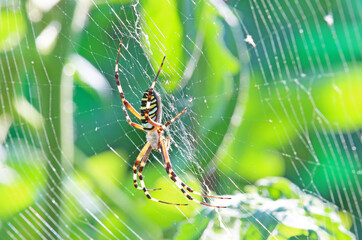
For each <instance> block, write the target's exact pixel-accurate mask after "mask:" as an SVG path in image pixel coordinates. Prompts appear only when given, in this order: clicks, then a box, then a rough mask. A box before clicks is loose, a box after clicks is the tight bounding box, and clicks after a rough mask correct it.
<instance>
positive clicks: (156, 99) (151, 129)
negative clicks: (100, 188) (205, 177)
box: [115, 39, 230, 208]
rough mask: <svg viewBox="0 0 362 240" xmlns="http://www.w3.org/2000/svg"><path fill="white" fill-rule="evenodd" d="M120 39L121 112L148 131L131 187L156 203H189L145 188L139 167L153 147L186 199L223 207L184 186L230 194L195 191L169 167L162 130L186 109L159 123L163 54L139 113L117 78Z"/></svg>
mask: <svg viewBox="0 0 362 240" xmlns="http://www.w3.org/2000/svg"><path fill="white" fill-rule="evenodd" d="M122 40H123V39H121V42H120V43H119V48H118V55H117V61H116V67H115V78H116V83H117V87H118V91H119V94H120V96H121V99H122V105H123V112H124V115H125V116H126V120H127V122H128V123H129V124H130V125H131V126H132V127H134V128H137V129H140V130H143V131H145V132H146V133H147V143H146V145H145V146H144V147H143V149H142V150H141V152H140V153H139V155H138V157H137V159H136V162H135V164H134V165H133V184H134V187H135V188H137V189H139V190H142V191H143V192H144V194H145V195H146V197H147V198H148V199H150V200H152V201H155V202H159V203H165V204H170V205H178V206H186V205H188V204H183V203H171V202H165V201H161V200H158V199H156V198H153V197H151V195H150V193H149V192H150V191H156V190H161V188H156V189H147V188H146V185H145V183H144V180H143V175H142V171H143V169H144V167H145V165H146V162H147V158H148V156H149V155H150V153H151V151H152V149H154V150H160V152H161V155H162V158H163V160H164V167H165V169H166V172H167V174H168V176H169V177H170V178H171V180H172V181H174V182H175V184H176V185H177V187H178V188H179V189H180V190H181V192H182V193H183V194H184V195H185V196H186V197H187V198H188V199H189V200H192V201H194V202H197V203H199V204H202V205H205V206H209V207H216V208H225V207H222V206H214V205H210V204H207V203H204V202H201V201H198V200H196V199H194V198H193V197H192V196H191V195H190V194H189V193H187V192H186V190H187V191H188V192H190V193H193V194H196V195H200V196H203V197H208V198H218V199H230V198H227V197H219V196H208V195H204V194H201V193H199V192H196V191H194V190H193V189H192V188H190V187H189V186H187V185H186V184H185V183H184V182H183V181H181V179H180V178H179V177H178V176H177V175H176V173H175V172H174V171H173V170H172V166H171V161H170V157H169V155H168V149H169V147H170V138H168V137H164V136H163V133H164V130H165V128H167V127H168V126H169V125H170V124H172V123H173V122H174V121H175V120H176V119H177V118H178V117H180V116H181V115H182V114H183V113H184V112H186V110H187V108H185V109H184V110H182V111H181V112H180V113H179V114H177V115H176V116H175V117H174V118H172V119H171V120H170V121H168V122H167V123H166V124H164V125H163V124H161V120H162V103H161V97H160V95H159V94H158V93H157V92H156V91H155V90H154V87H155V85H156V81H157V78H158V75H159V74H160V71H161V68H162V66H163V63H164V61H165V58H166V56H164V57H163V60H162V63H161V65H160V68H159V69H158V72H157V74H156V77H155V79H154V81H153V82H152V85H151V87H150V88H148V89H147V90H146V91H145V92H144V93H143V97H142V101H141V113H138V112H137V111H136V110H135V108H134V107H132V105H131V104H130V103H129V102H128V101H127V100H126V98H125V96H124V94H123V90H122V86H121V84H120V82H119V79H118V77H119V75H118V61H119V56H120V52H121V46H122ZM126 108H127V109H128V110H129V111H130V112H131V113H132V114H133V115H134V116H135V117H137V118H138V119H139V120H141V123H142V124H137V123H134V122H132V121H131V119H130V117H129V115H128V113H127V109H126ZM138 166H139V169H138V171H137V168H138ZM137 175H138V178H139V180H140V183H141V187H140V186H139V185H138V184H137Z"/></svg>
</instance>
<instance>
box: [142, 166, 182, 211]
mask: <svg viewBox="0 0 362 240" xmlns="http://www.w3.org/2000/svg"><path fill="white" fill-rule="evenodd" d="M145 161H146V160H145ZM145 161H142V162H141V164H142V163H143V162H145ZM141 167H144V166H142V165H141V166H140V171H141V172H142V170H143V169H141ZM138 176H139V177H140V182H141V186H142V188H141V189H142V190H143V192H144V193H145V195H146V197H147V198H148V199H150V200H152V201H154V202H159V203H165V204H169V205H177V206H187V205H188V204H185V203H171V202H165V201H161V200H158V199H156V198H153V197H151V195H150V193H149V192H148V191H150V190H149V189H146V185H145V182H144V180H143V178H142V175H140V174H139V175H138ZM151 190H158V189H151Z"/></svg>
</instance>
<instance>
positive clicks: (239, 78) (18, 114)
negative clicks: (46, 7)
mask: <svg viewBox="0 0 362 240" xmlns="http://www.w3.org/2000/svg"><path fill="white" fill-rule="evenodd" d="M64 2H65V1H61V2H60V3H59V4H58V5H57V6H56V7H54V8H53V9H51V10H50V11H49V12H43V13H42V14H43V15H42V16H41V21H35V20H34V19H30V18H31V17H33V18H34V15H31V11H30V10H32V9H29V8H31V6H30V7H29V6H26V4H28V1H25V0H24V1H22V2H21V3H19V4H18V5H17V4H16V3H15V5H16V6H17V7H14V6H13V4H5V5H4V6H1V9H0V10H1V14H0V27H1V28H0V57H1V58H0V59H1V62H0V66H1V70H0V71H1V74H0V76H1V77H2V78H3V79H1V81H0V94H1V98H0V99H1V105H2V108H1V109H0V129H1V131H0V146H1V148H0V153H2V152H6V153H5V154H0V199H1V204H0V220H1V221H0V236H1V239H10V238H11V235H9V234H8V233H9V228H12V229H17V231H19V232H18V234H19V236H20V235H23V236H25V238H28V239H31V238H32V237H33V238H36V236H39V233H42V234H44V235H45V236H52V237H53V238H60V237H64V238H67V237H68V238H71V239H79V238H82V237H84V236H90V237H92V238H95V239H108V238H111V239H116V238H126V237H127V236H128V237H129V236H135V232H136V234H137V235H138V236H139V237H140V238H144V239H162V238H164V239H170V238H174V239H199V238H200V237H201V236H207V237H206V238H210V239H212V238H215V237H217V238H221V237H225V238H227V236H228V235H227V234H229V233H232V234H237V235H238V236H240V239H272V238H273V237H277V238H278V239H353V235H352V234H351V233H350V232H348V230H349V229H350V228H352V229H353V231H355V232H356V229H358V230H359V231H360V226H354V224H356V223H357V224H358V220H355V221H352V220H351V215H350V213H348V211H349V212H351V213H352V216H353V214H354V213H356V212H357V213H358V209H359V208H360V207H361V203H360V202H358V201H352V200H350V199H349V196H350V195H351V193H352V194H353V192H356V191H358V190H357V189H358V187H359V183H358V176H357V177H356V178H357V180H356V179H353V180H352V181H351V179H352V178H351V174H356V173H354V172H355V171H356V170H358V167H357V165H354V163H349V159H350V155H353V154H357V155H358V154H360V153H358V152H357V153H356V150H353V149H355V148H357V149H358V147H360V145H359V146H348V147H349V148H348V149H347V150H346V149H344V146H345V145H343V144H344V143H343V139H342V138H337V137H336V136H341V135H342V136H343V135H345V136H346V137H347V138H352V139H355V138H357V142H358V134H357V132H358V130H359V129H360V128H361V127H362V115H361V114H360V110H359V108H358V107H359V106H361V105H362V97H361V94H360V93H361V92H362V85H361V81H360V76H361V74H362V70H361V69H362V67H361V55H360V50H361V43H359V42H357V39H358V37H356V35H358V32H362V29H361V25H360V24H359V25H356V22H355V21H353V19H350V18H348V17H347V18H346V19H342V20H343V21H340V22H338V19H337V18H336V19H335V24H334V28H333V31H331V28H330V26H328V25H327V24H325V22H324V20H323V18H322V16H320V19H318V20H315V19H314V18H307V19H305V22H303V23H300V22H299V21H298V19H304V15H303V13H305V12H308V10H309V8H310V6H307V5H303V6H297V7H298V9H299V7H300V11H296V12H295V13H294V15H293V14H291V12H290V11H288V9H292V8H296V6H294V5H290V3H289V2H287V1H285V2H282V3H281V5H280V11H283V12H285V14H286V16H288V17H289V18H290V19H294V22H293V24H294V25H293V26H292V27H291V26H289V25H287V23H285V22H284V24H283V23H282V24H281V26H283V31H284V30H285V29H284V27H285V28H288V30H289V31H290V34H291V35H293V37H294V41H295V46H293V47H294V48H295V49H293V53H297V54H298V58H299V59H300V63H299V64H300V65H301V66H300V68H301V69H303V70H304V71H305V72H302V73H300V75H296V73H297V72H298V71H296V72H293V73H290V72H288V71H290V70H291V69H295V67H296V64H295V62H294V56H293V54H284V55H283V54H281V52H282V51H278V52H273V50H272V49H274V48H273V47H272V43H271V39H272V38H273V37H272V36H269V35H268V33H269V31H270V29H268V28H267V27H266V26H263V25H259V27H258V28H256V27H255V26H254V25H253V24H252V23H251V20H247V21H245V23H244V24H245V25H246V29H249V30H250V34H251V35H253V36H255V37H256V36H258V31H260V32H261V36H263V37H261V38H260V39H257V38H255V41H256V43H257V44H260V43H261V42H263V43H264V44H265V45H264V46H265V48H266V49H268V50H266V51H267V52H268V53H269V54H270V56H268V57H267V56H256V55H255V53H254V52H253V50H252V48H251V47H250V46H246V45H245V43H244V41H243V39H244V38H245V36H242V35H241V36H235V34H234V32H233V31H234V28H235V26H232V25H231V24H230V22H228V21H230V19H227V17H230V16H227V15H225V12H223V10H224V9H225V8H227V9H233V10H234V12H242V13H243V16H242V17H243V19H253V16H252V12H251V11H249V12H245V9H250V7H251V6H249V4H251V3H250V2H248V1H236V2H234V1H229V2H227V3H224V2H222V3H220V4H221V5H217V4H216V3H215V2H212V1H207V0H202V1H199V2H198V3H197V4H196V6H195V5H194V4H193V3H192V2H191V1H190V2H188V1H176V0H173V1H167V2H163V1H151V0H147V1H144V2H142V3H141V4H136V5H134V3H133V2H132V1H121V2H119V1H101V0H99V1H96V2H95V3H96V5H92V4H90V6H88V7H89V12H86V13H87V14H86V18H88V21H86V25H85V27H84V29H82V31H75V30H74V29H71V28H70V26H71V23H72V19H73V17H74V16H73V13H74V11H75V10H74V9H76V7H77V6H78V7H79V6H80V5H79V4H81V3H80V2H77V3H75V2H72V1H69V2H71V4H68V3H67V4H65V3H64ZM256 2H257V3H258V4H260V5H263V1H256ZM352 2H353V1H352ZM234 3H235V4H234ZM215 4H216V5H215ZM321 4H322V5H323V6H324V2H323V3H321ZM33 7H34V6H33ZM330 7H331V9H332V10H336V9H339V8H340V6H339V5H338V4H336V3H335V2H334V1H332V2H331V6H330ZM347 7H348V6H344V5H343V6H342V11H347V10H346V9H347ZM34 8H35V7H34ZM82 9H83V10H84V11H86V10H85V9H87V8H86V7H85V6H83V8H82ZM135 9H136V10H137V11H136V13H137V14H135ZM33 10H34V9H33ZM113 11H114V12H113ZM350 11H352V12H350ZM354 11H356V12H354ZM348 12H349V13H351V15H352V13H354V14H357V15H358V12H357V9H348ZM114 13H116V14H114ZM231 13H232V14H234V13H233V11H232V12H231ZM32 14H34V13H32ZM138 14H139V15H138ZM90 19H91V20H90ZM140 19H141V22H140ZM53 21H58V23H59V24H60V25H61V26H67V28H66V27H63V28H61V30H59V31H60V34H59V35H58V38H57V39H56V41H55V43H54V46H53V47H54V48H53V49H51V50H50V52H49V53H46V54H45V53H43V55H41V54H42V53H39V51H38V50H37V46H36V44H37V43H36V39H37V37H38V36H39V35H40V34H41V33H42V31H43V30H44V28H45V27H47V26H50V25H51V23H54V22H53ZM257 21H261V20H260V19H257ZM316 21H317V22H316ZM124 23H126V24H127V25H124ZM52 26H53V25H52ZM54 26H57V25H56V24H55V25H54ZM306 26H308V32H307V33H306V32H304V33H303V32H301V29H304V28H305V27H306ZM273 27H274V28H275V27H276V26H275V25H274V26H273ZM273 27H271V28H273ZM279 27H280V26H279ZM140 29H142V30H140ZM55 30H56V28H55ZM273 30H274V31H275V32H276V33H277V34H280V36H281V34H284V32H282V30H280V29H273ZM105 33H107V34H105ZM336 36H338V41H336ZM121 37H123V38H124V42H125V46H126V47H127V51H124V52H122V54H123V56H124V57H125V59H130V60H128V61H124V59H121V61H122V63H121V65H122V69H123V70H124V71H123V72H122V73H121V75H123V74H124V75H126V78H128V79H132V81H134V82H135V83H134V84H135V85H134V86H137V87H140V89H139V93H141V92H142V91H143V90H144V89H146V88H147V87H148V84H149V81H148V80H149V79H148V78H146V76H150V78H152V77H153V76H154V71H156V70H157V68H158V66H159V64H160V61H161V59H162V57H163V56H164V55H166V56H167V62H166V64H165V66H164V68H163V70H162V74H161V76H160V84H161V85H162V92H161V94H163V95H164V96H165V99H168V100H169V102H172V101H171V100H170V99H172V97H173V96H175V98H177V99H179V100H178V101H177V104H178V105H177V104H176V106H174V107H175V108H176V110H175V111H174V112H177V109H182V108H183V107H184V106H189V107H190V109H191V111H190V112H191V113H189V114H190V115H189V116H190V117H188V118H184V119H182V121H183V122H184V124H185V126H186V129H187V130H188V131H189V132H190V133H191V134H193V135H194V136H198V138H197V142H198V144H196V143H195V146H194V147H195V150H194V153H192V154H193V157H194V161H193V162H191V163H190V162H187V161H185V159H181V158H182V157H183V155H181V154H179V153H180V151H179V150H177V149H171V150H172V151H171V152H170V154H171V158H172V160H173V161H174V162H176V163H177V164H178V166H179V167H180V169H185V171H186V172H183V173H179V174H180V177H181V178H182V179H185V182H186V183H187V184H188V185H189V186H191V187H192V188H194V189H195V190H196V191H202V190H205V189H203V188H204V184H205V182H208V183H210V182H211V183H212V184H211V187H212V191H213V192H217V193H222V194H234V195H233V196H234V199H233V206H232V207H230V208H229V209H225V210H224V209H223V210H222V211H220V212H218V213H216V212H215V211H214V210H213V209H203V208H202V206H201V205H199V204H196V203H193V202H191V203H190V201H187V199H185V198H184V196H183V195H182V194H181V193H179V191H178V190H177V189H176V188H174V187H172V186H173V182H172V181H171V180H169V179H167V178H165V177H164V176H166V173H165V170H164V169H163V167H162V166H159V164H152V165H151V164H150V167H149V168H147V169H146V170H145V171H146V173H145V175H147V178H146V181H147V183H148V185H149V186H150V187H151V188H153V187H162V188H163V190H162V191H157V192H154V193H152V195H153V196H154V197H155V198H157V199H162V200H166V199H167V201H170V202H180V203H181V202H182V203H186V202H187V203H189V206H188V207H184V208H182V210H181V211H180V210H179V209H177V208H175V207H172V206H168V205H162V204H158V203H154V202H151V201H149V200H147V199H146V198H145V197H144V194H143V193H142V192H141V191H135V190H134V189H133V188H132V187H133V186H132V170H131V168H130V167H129V164H133V162H134V160H135V158H136V156H137V154H138V150H137V148H136V147H135V146H142V144H144V142H145V137H144V134H143V133H140V132H136V131H133V130H132V129H131V127H130V126H128V125H127V123H126V121H125V119H124V116H123V114H122V109H121V104H120V99H119V95H118V92H117V91H116V88H115V82H114V76H113V71H114V62H115V57H116V53H117V52H116V51H117V47H118V43H119V40H120V38H121ZM278 41H280V42H279V43H280V46H281V49H282V50H283V51H284V53H288V51H291V50H290V44H286V41H287V39H283V38H278V40H275V42H278ZM241 45H242V47H244V49H245V51H244V52H240V51H241V50H240V46H241ZM259 46H260V45H257V47H259ZM247 47H248V48H250V49H249V50H250V51H249V53H250V56H249V55H248V54H247V49H246V48H247ZM50 48H51V47H50ZM260 49H261V48H260ZM260 52H261V50H260ZM190 53H191V54H190ZM341 53H342V54H341ZM75 55H76V56H81V58H82V59H84V61H85V62H86V63H87V64H89V65H90V66H92V71H95V73H96V74H100V75H101V76H103V78H104V79H103V80H101V79H98V80H99V82H102V81H103V82H102V84H103V87H104V86H109V85H107V84H110V86H111V89H113V91H112V94H110V92H109V89H108V92H102V91H100V89H98V88H97V87H95V85H92V84H91V83H89V81H87V80H89V79H88V78H90V77H91V76H89V72H90V68H89V67H88V68H86V70H84V69H82V68H81V67H79V66H80V65H77V64H79V62H78V63H77V64H76V63H75V61H79V58H74V56H75ZM325 55H328V56H329V61H327V60H326V59H324V58H325ZM341 55H342V56H344V57H343V58H342V57H341ZM249 58H250V59H249ZM273 58H274V59H276V60H277V59H284V63H285V65H283V66H280V69H281V71H282V74H281V75H280V76H278V77H275V76H273V74H272V73H273V72H274V73H275V72H278V70H277V69H278V68H277V66H276V64H274V63H270V62H268V61H267V60H272V59H273ZM74 59H75V60H74ZM77 59H78V60H77ZM321 59H322V60H321ZM249 60H250V63H248V61H249ZM135 62H137V63H135ZM67 64H70V65H71V66H73V69H70V70H69V69H67V68H65V66H66V65H67ZM137 64H139V65H141V66H144V69H140V68H139V66H138V65H137ZM85 65H86V64H85ZM192 65H195V66H196V67H194V69H192ZM246 65H248V66H246ZM77 66H78V67H77ZM82 66H84V65H82ZM68 67H69V65H68ZM187 67H190V68H191V69H192V73H191V74H186V73H185V72H186V71H187ZM316 67H318V68H319V71H321V70H320V69H322V70H323V71H324V70H328V71H329V72H323V71H321V72H319V71H318V70H316ZM248 68H250V69H248ZM268 69H272V71H268ZM347 69H348V71H347ZM66 70H68V71H69V72H72V71H73V73H74V74H71V73H69V72H68V74H69V75H70V76H71V77H70V78H71V79H72V80H71V81H70V82H68V83H67V84H71V89H73V90H74V91H73V95H74V96H71V99H62V97H61V94H60V93H61V89H62V87H64V83H63V82H62V78H64V76H67V71H66ZM262 70H263V71H262ZM264 70H265V71H264ZM246 71H251V72H252V73H253V74H252V76H251V77H250V79H247V80H246V79H245V78H243V73H244V72H246ZM84 72H86V73H88V75H87V74H84ZM48 73H49V74H50V75H49V76H48V75H47V74H48ZM93 73H94V72H93ZM130 73H131V74H130ZM331 73H332V75H330V74H331ZM127 74H128V75H127ZM130 75H131V76H130ZM122 77H123V76H122ZM245 81H249V82H248V83H247V84H246V83H245ZM247 85H249V86H248V87H246V86H247ZM123 87H124V90H125V93H126V95H127V99H128V100H129V101H130V102H131V103H132V104H134V105H136V103H138V102H139V97H140V96H136V95H135V94H130V93H131V91H130V90H131V89H133V88H131V87H133V86H127V85H126V86H123ZM160 88H161V87H160ZM106 90H107V89H106ZM133 90H134V89H133ZM44 93H49V96H48V95H46V97H44ZM50 96H51V97H50ZM190 98H191V100H192V101H189V99H190ZM243 98H244V99H243ZM64 102H67V103H69V102H70V105H67V106H73V107H74V112H73V111H71V113H70V114H69V113H66V112H65V113H64V111H63V110H64V109H63V110H61V108H60V105H61V104H64ZM165 104H169V103H167V102H166V101H165ZM136 106H137V105H136ZM73 107H71V108H73ZM166 107H167V106H166ZM62 111H63V112H62ZM67 114H68V115H67ZM69 115H70V121H71V122H73V123H74V124H73V126H72V129H73V128H74V131H73V132H74V139H67V138H65V136H66V134H64V127H63V129H62V127H61V125H62V120H61V119H64V118H62V117H63V116H68V117H69ZM220 119H222V120H220ZM63 121H64V120H63ZM69 127H70V126H69V125H68V126H66V127H65V128H67V129H68V128H69ZM326 130H328V132H326ZM62 131H63V132H62ZM171 134H174V135H175V138H176V137H177V134H182V133H171ZM131 139H132V141H131ZM69 141H70V143H71V145H72V147H71V149H72V150H70V151H69V152H71V153H69V152H67V150H64V149H62V146H61V145H62V144H64V142H69ZM73 141H74V144H73ZM183 146H184V145H181V147H183ZM110 147H112V149H115V151H116V152H117V154H118V155H117V154H115V153H114V152H113V151H110V150H109V149H110ZM310 149H312V150H310ZM341 149H342V151H341ZM185 151H186V150H185ZM359 151H360V150H359ZM68 154H69V155H70V156H69V155H68ZM336 156H337V157H336ZM358 156H360V155H358ZM159 157H160V156H159V154H158V153H155V155H154V156H153V155H151V157H150V160H151V161H152V162H155V163H157V161H155V160H156V159H155V158H159ZM346 163H348V164H346ZM186 166H188V168H186ZM190 168H192V169H190ZM215 168H216V169H217V171H216V172H213V171H212V169H215ZM210 169H211V170H210ZM191 170H192V171H191ZM209 170H210V171H209ZM220 172H222V173H221V174H220ZM195 173H199V174H195ZM193 175H195V176H194V177H192V176H193ZM269 176H285V177H287V178H288V179H290V180H292V181H293V182H295V183H297V184H298V185H299V186H300V188H302V189H303V191H302V190H300V189H299V188H298V187H297V186H296V185H294V184H292V183H291V182H290V181H288V180H286V179H284V178H266V179H262V178H265V177H269ZM335 176H337V177H335ZM355 176H356V175H354V177H355ZM196 178H198V179H196ZM229 178H230V179H232V180H233V182H235V185H236V186H238V187H237V188H234V187H232V184H231V182H230V181H229V180H228V179H229ZM260 179H262V180H260ZM54 180H55V182H54ZM258 180H259V181H258ZM250 182H256V183H255V185H249V183H250ZM347 182H348V183H349V182H351V184H350V185H348V187H349V189H347V190H345V191H344V196H343V197H342V198H340V199H331V195H330V192H332V193H336V192H338V193H339V191H340V189H346V185H347V184H346V183H347ZM52 184H53V185H52ZM247 184H248V185H247ZM245 185H247V186H246V187H245V192H246V193H243V194H240V193H239V192H240V189H243V186H245ZM50 186H52V187H50ZM54 189H55V190H54ZM54 191H57V192H56V193H55V194H54ZM305 191H311V192H313V193H314V194H316V195H320V196H321V197H322V198H325V199H327V200H329V201H333V203H334V204H337V205H338V207H341V208H342V209H343V210H347V211H339V210H340V209H339V210H337V208H336V207H335V206H333V205H332V204H330V203H327V202H322V201H320V200H319V199H318V198H316V197H313V196H312V195H309V194H306V193H305ZM52 194H54V196H55V197H54V196H51V195H52ZM196 199H198V200H201V199H200V198H197V197H196ZM351 202H352V203H353V204H352V206H350V205H351V204H350V203H351ZM34 212H37V213H44V215H43V216H41V218H42V219H45V220H44V222H45V223H48V224H50V225H51V227H54V228H56V230H55V231H54V232H52V231H46V229H47V226H45V224H44V222H40V223H39V222H38V220H37V219H32V218H26V217H25V218H24V217H22V216H26V215H27V214H30V213H34ZM291 218H292V219H291ZM220 223H222V224H220ZM44 229H45V230H44ZM226 230H228V231H229V233H228V231H226ZM358 230H357V231H358ZM360 234H361V233H360ZM3 236H4V237H3Z"/></svg>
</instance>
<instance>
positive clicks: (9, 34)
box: [0, 9, 26, 52]
mask: <svg viewBox="0 0 362 240" xmlns="http://www.w3.org/2000/svg"><path fill="white" fill-rule="evenodd" d="M25 33H26V23H25V20H24V17H23V15H22V13H21V12H20V11H11V10H10V11H9V9H1V13H0V52H1V51H8V50H10V49H11V48H14V47H16V46H17V45H18V44H19V43H20V41H21V39H22V38H23V37H24V35H25Z"/></svg>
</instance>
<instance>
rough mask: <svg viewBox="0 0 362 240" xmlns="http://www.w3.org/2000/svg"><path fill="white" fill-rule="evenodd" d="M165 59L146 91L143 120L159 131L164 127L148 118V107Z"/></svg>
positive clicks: (163, 60)
mask: <svg viewBox="0 0 362 240" xmlns="http://www.w3.org/2000/svg"><path fill="white" fill-rule="evenodd" d="M165 59H166V56H164V57H163V59H162V63H161V65H160V68H159V69H158V72H157V74H156V77H155V79H154V80H153V82H152V85H151V87H150V88H149V90H148V98H147V104H146V112H145V118H146V120H147V122H149V123H150V124H151V125H152V126H154V127H156V128H158V129H161V130H162V129H163V128H164V126H163V125H162V124H159V123H157V122H155V121H153V120H152V119H151V118H150V117H149V112H150V106H151V98H152V92H153V88H154V87H155V85H156V81H157V78H158V75H159V74H160V72H161V69H162V66H163V63H164V62H165Z"/></svg>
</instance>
